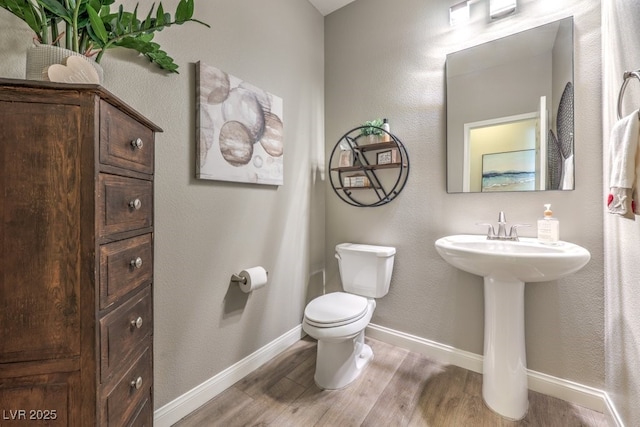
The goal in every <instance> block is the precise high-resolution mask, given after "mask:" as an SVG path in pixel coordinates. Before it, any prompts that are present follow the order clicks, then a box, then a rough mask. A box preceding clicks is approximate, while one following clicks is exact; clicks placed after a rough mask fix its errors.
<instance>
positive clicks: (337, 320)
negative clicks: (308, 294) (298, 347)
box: [302, 243, 396, 390]
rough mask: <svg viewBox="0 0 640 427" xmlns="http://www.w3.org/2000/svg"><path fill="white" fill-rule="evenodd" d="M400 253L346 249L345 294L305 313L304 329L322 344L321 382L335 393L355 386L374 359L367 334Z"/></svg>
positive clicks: (342, 260) (342, 250) (341, 260)
mask: <svg viewBox="0 0 640 427" xmlns="http://www.w3.org/2000/svg"><path fill="white" fill-rule="evenodd" d="M395 253H396V249H395V248H393V247H389V246H372V245H361V244H354V243H341V244H339V245H337V246H336V255H335V256H336V258H337V259H338V267H339V270H340V278H341V279H342V287H343V289H344V291H345V292H333V293H330V294H326V295H322V296H320V297H318V298H316V299H314V300H313V301H311V302H310V303H309V304H308V305H307V307H306V308H305V310H304V320H303V322H302V329H304V331H305V332H306V333H307V334H309V335H310V336H311V337H313V338H315V339H316V340H318V354H317V360H316V372H315V376H314V379H315V382H316V385H317V386H318V387H320V388H322V389H328V390H335V389H340V388H343V387H346V386H347V385H349V384H350V383H351V382H352V381H354V380H355V379H356V378H358V376H359V375H360V373H361V372H362V370H363V369H364V367H365V366H366V365H367V364H368V363H369V361H371V359H373V352H372V351H371V347H369V346H368V345H367V344H365V343H364V330H365V328H366V327H367V325H368V324H369V321H370V320H371V316H373V310H374V309H375V308H376V301H375V299H374V298H380V297H383V296H385V295H386V294H387V292H388V291H389V283H390V282H391V273H392V272H393V260H394V257H395Z"/></svg>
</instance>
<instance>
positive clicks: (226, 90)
mask: <svg viewBox="0 0 640 427" xmlns="http://www.w3.org/2000/svg"><path fill="white" fill-rule="evenodd" d="M196 70H197V71H196V76H197V77H196V80H197V81H196V91H197V92H196V98H197V115H196V129H197V148H196V149H197V153H196V157H197V159H196V162H197V163H196V177H197V178H200V179H212V180H220V181H234V182H246V183H254V184H268V185H282V184H283V169H284V129H283V124H282V109H283V103H282V99H281V98H279V97H277V96H275V95H273V94H271V93H269V92H266V91H264V90H262V89H259V88H257V87H255V86H253V85H252V84H250V83H247V82H245V81H242V80H240V79H239V78H237V77H234V76H232V75H229V74H227V73H226V72H224V71H222V70H220V69H218V68H215V67H212V66H209V65H206V64H203V63H202V62H198V64H197V65H196Z"/></svg>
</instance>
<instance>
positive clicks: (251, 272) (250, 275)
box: [239, 266, 267, 293]
mask: <svg viewBox="0 0 640 427" xmlns="http://www.w3.org/2000/svg"><path fill="white" fill-rule="evenodd" d="M239 276H240V277H243V278H244V279H245V282H244V283H242V282H240V289H241V290H242V292H245V293H249V292H251V291H254V290H256V289H258V288H261V287H263V286H264V285H266V284H267V270H265V269H264V267H260V266H257V267H251V268H247V269H246V270H242V271H241V272H240V274H239Z"/></svg>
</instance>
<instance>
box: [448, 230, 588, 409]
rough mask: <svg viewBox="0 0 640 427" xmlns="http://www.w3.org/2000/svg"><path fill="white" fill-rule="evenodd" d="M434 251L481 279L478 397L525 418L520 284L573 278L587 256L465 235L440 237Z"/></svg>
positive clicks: (573, 248) (523, 241)
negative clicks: (481, 348) (481, 350)
mask: <svg viewBox="0 0 640 427" xmlns="http://www.w3.org/2000/svg"><path fill="white" fill-rule="evenodd" d="M436 249H437V250H438V253H439V254H440V255H441V256H442V257H443V258H444V259H445V260H446V261H447V262H448V263H449V264H451V265H452V266H454V267H457V268H459V269H460V270H463V271H466V272H468V273H472V274H477V275H478V276H482V277H484V319H485V320H484V365H483V379H482V397H483V398H484V401H485V403H486V404H487V406H488V407H489V408H491V409H492V410H494V411H495V412H497V413H498V414H500V415H502V416H503V417H506V418H510V419H512V420H519V419H521V418H524V416H525V415H527V409H528V408H529V400H528V387H527V356H526V351H525V341H524V283H525V282H548V281H551V280H558V279H559V278H561V277H564V276H567V275H569V274H571V273H575V272H576V271H578V270H580V269H581V268H582V267H584V266H585V264H586V263H587V262H589V259H590V258H591V254H590V253H589V251H588V250H586V249H585V248H583V247H581V246H578V245H575V244H573V243H568V242H560V243H559V244H558V245H543V244H541V243H540V242H538V241H537V239H533V238H531V237H521V238H520V240H519V241H504V240H488V239H487V237H486V236H478V235H469V234H466V235H465V234H461V235H457V236H447V237H442V238H440V239H438V240H437V241H436Z"/></svg>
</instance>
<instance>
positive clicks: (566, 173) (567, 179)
mask: <svg viewBox="0 0 640 427" xmlns="http://www.w3.org/2000/svg"><path fill="white" fill-rule="evenodd" d="M562 189H563V190H573V154H571V155H570V156H569V157H567V158H566V159H564V165H563V167H562Z"/></svg>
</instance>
